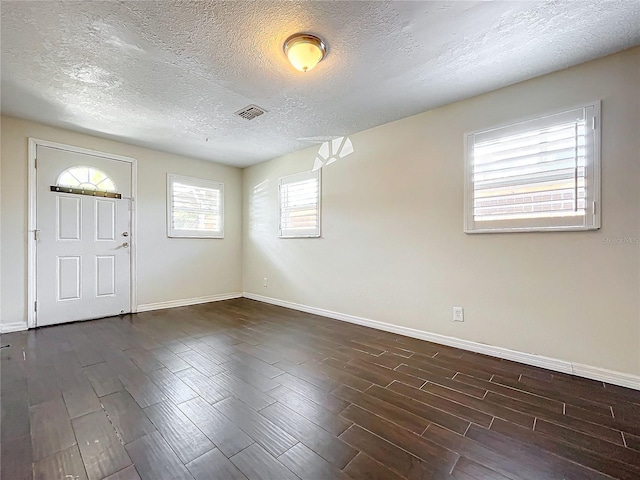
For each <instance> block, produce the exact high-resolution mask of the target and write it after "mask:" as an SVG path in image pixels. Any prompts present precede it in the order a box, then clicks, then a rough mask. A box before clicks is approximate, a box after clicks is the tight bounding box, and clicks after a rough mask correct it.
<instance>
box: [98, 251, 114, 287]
mask: <svg viewBox="0 0 640 480" xmlns="http://www.w3.org/2000/svg"><path fill="white" fill-rule="evenodd" d="M115 294H116V257H115V255H96V296H98V297H104V296H105V295H115Z"/></svg>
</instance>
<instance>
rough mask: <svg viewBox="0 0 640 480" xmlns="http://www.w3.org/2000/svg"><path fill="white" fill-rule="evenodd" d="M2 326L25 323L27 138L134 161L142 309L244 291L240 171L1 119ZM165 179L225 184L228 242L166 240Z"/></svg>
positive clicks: (20, 121) (65, 131)
mask: <svg viewBox="0 0 640 480" xmlns="http://www.w3.org/2000/svg"><path fill="white" fill-rule="evenodd" d="M1 121H2V125H1V131H2V149H1V154H2V163H1V170H2V177H1V180H2V184H1V190H0V192H1V205H2V219H1V235H2V236H1V244H0V245H1V247H2V249H1V266H2V270H1V282H2V293H1V295H2V296H1V304H0V308H1V310H0V318H1V320H2V324H9V323H18V322H26V307H27V305H26V303H27V301H26V292H27V250H26V247H27V176H28V165H27V163H28V160H27V146H28V137H35V138H38V139H43V140H50V141H54V142H59V143H64V144H68V145H74V146H78V147H83V148H89V149H93V150H99V151H103V152H109V153H114V154H118V155H125V156H130V157H134V158H136V159H137V161H138V162H137V164H138V199H137V201H138V204H137V205H138V212H137V220H138V238H137V244H138V245H137V252H138V262H137V266H138V304H140V305H142V304H148V303H156V302H164V301H170V300H183V299H189V298H195V297H201V296H209V295H216V294H227V293H233V292H240V291H242V278H241V274H242V272H241V263H242V259H241V253H242V252H241V242H242V239H241V235H242V223H241V216H242V210H241V201H242V198H241V188H242V186H241V178H242V171H241V170H240V169H238V168H234V167H227V166H223V165H219V164H216V163H213V162H207V161H203V160H195V159H191V158H185V157H180V156H177V155H172V154H168V153H162V152H157V151H154V150H148V149H145V148H140V147H134V146H131V145H125V144H122V143H118V142H113V141H109V140H105V139H101V138H97V137H92V136H89V135H84V134H81V133H75V132H71V131H68V130H63V129H58V128H52V127H49V126H45V125H41V124H37V123H33V122H28V121H24V120H18V119H14V118H9V117H2V120H1ZM167 172H170V173H177V174H181V175H188V176H193V177H199V178H208V179H213V180H218V181H222V182H224V184H225V238H224V239H221V240H220V239H184V238H171V239H170V238H167V233H166V175H167Z"/></svg>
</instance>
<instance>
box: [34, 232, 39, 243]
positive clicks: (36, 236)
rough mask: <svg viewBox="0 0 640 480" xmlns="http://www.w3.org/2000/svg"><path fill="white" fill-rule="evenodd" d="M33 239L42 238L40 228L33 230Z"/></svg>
mask: <svg viewBox="0 0 640 480" xmlns="http://www.w3.org/2000/svg"><path fill="white" fill-rule="evenodd" d="M33 239H34V240H35V241H38V240H40V230H34V231H33Z"/></svg>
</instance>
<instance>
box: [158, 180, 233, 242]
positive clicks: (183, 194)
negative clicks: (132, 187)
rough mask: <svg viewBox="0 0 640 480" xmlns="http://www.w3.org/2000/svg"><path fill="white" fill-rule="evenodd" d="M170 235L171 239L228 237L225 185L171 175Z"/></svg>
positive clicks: (169, 197)
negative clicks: (226, 232)
mask: <svg viewBox="0 0 640 480" xmlns="http://www.w3.org/2000/svg"><path fill="white" fill-rule="evenodd" d="M167 231H168V232H167V233H168V235H169V236H170V237H202V238H223V237H224V184H223V183H220V182H214V181H212V180H204V179H201V178H191V177H183V176H180V175H173V174H169V175H167Z"/></svg>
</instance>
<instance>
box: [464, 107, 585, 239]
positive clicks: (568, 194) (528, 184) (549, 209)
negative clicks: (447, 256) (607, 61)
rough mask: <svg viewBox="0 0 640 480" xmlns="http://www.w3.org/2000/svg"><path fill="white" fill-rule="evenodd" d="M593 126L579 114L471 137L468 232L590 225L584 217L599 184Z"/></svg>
mask: <svg viewBox="0 0 640 480" xmlns="http://www.w3.org/2000/svg"><path fill="white" fill-rule="evenodd" d="M589 122H591V123H589ZM594 122H595V120H594V116H593V114H591V115H590V114H589V112H588V109H587V108H580V109H576V110H571V111H569V112H563V113H561V114H556V115H550V116H547V117H542V118H538V119H535V120H532V121H529V122H523V123H519V124H515V125H510V126H507V127H502V128H498V129H493V130H489V131H486V132H479V133H476V134H472V135H470V136H469V138H468V142H470V145H469V146H468V148H469V151H468V157H469V158H468V160H467V162H468V165H467V168H468V170H469V173H470V175H468V176H469V177H470V178H469V180H470V185H468V186H467V189H468V191H469V193H470V195H471V204H470V205H468V208H469V209H470V211H468V212H467V214H468V215H470V216H472V222H471V224H472V226H474V227H478V228H480V229H481V228H483V224H489V223H491V222H494V223H495V222H502V224H503V226H505V227H507V228H508V227H509V221H515V223H513V224H512V225H514V226H517V227H518V228H524V229H526V228H527V227H528V226H531V227H545V226H546V225H545V224H544V222H542V221H541V220H540V219H556V220H554V221H553V222H551V223H549V224H548V225H549V226H562V224H563V222H565V223H566V225H567V226H570V227H572V226H580V225H587V224H589V223H591V221H590V220H586V217H587V216H589V215H591V213H592V212H589V208H592V206H593V196H594V195H593V192H590V189H594V188H596V184H597V182H596V181H595V178H594V173H595V172H594V166H595V165H594V161H595V159H594V156H595V154H594V149H595V144H594V139H593V131H594V128H593V126H594V125H593V124H594ZM571 217H573V220H571ZM560 218H565V219H566V220H558V219H560ZM527 222H529V223H527ZM468 223H469V222H468Z"/></svg>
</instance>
